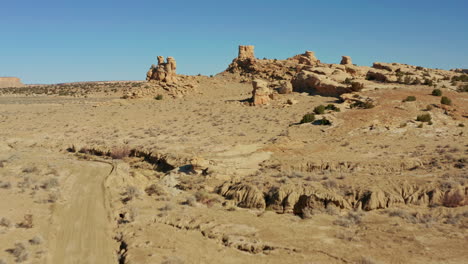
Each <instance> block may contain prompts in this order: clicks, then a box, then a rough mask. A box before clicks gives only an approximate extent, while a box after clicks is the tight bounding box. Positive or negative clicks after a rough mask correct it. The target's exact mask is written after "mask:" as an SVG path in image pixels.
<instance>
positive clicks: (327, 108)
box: [325, 104, 341, 112]
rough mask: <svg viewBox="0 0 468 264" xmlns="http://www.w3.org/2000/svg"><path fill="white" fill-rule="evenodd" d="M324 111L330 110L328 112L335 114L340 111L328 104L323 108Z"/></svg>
mask: <svg viewBox="0 0 468 264" xmlns="http://www.w3.org/2000/svg"><path fill="white" fill-rule="evenodd" d="M325 110H330V111H335V112H340V111H341V110H340V109H339V108H338V107H336V106H335V105H334V104H328V105H327V106H325Z"/></svg>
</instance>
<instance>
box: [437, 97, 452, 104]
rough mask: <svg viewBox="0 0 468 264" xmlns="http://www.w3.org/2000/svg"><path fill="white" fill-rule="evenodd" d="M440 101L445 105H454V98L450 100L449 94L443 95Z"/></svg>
mask: <svg viewBox="0 0 468 264" xmlns="http://www.w3.org/2000/svg"><path fill="white" fill-rule="evenodd" d="M440 103H441V104H444V105H452V100H450V98H448V97H447V96H442V98H441V99H440Z"/></svg>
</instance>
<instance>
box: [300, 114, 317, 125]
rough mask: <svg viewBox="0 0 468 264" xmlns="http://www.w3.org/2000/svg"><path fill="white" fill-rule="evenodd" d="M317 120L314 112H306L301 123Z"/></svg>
mask: <svg viewBox="0 0 468 264" xmlns="http://www.w3.org/2000/svg"><path fill="white" fill-rule="evenodd" d="M314 121H315V115H314V114H305V115H304V116H303V117H302V120H301V122H300V123H301V124H304V123H312V122H314Z"/></svg>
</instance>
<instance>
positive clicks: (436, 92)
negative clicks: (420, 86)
mask: <svg viewBox="0 0 468 264" xmlns="http://www.w3.org/2000/svg"><path fill="white" fill-rule="evenodd" d="M432 95H434V96H442V91H441V90H440V89H434V90H432Z"/></svg>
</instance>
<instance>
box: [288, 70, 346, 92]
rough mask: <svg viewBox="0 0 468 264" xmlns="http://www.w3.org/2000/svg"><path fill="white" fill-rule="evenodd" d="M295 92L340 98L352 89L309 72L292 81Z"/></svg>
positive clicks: (295, 77) (298, 75)
mask: <svg viewBox="0 0 468 264" xmlns="http://www.w3.org/2000/svg"><path fill="white" fill-rule="evenodd" d="M291 83H292V86H293V90H294V91H295V92H309V93H314V92H315V93H318V94H321V95H329V96H338V95H340V94H343V93H348V92H351V89H350V88H349V87H347V86H345V85H344V84H342V83H339V82H337V81H334V80H332V79H331V78H330V77H328V76H326V75H322V74H317V73H314V72H309V71H301V72H300V73H298V74H297V75H296V76H294V78H293V79H292V81H291Z"/></svg>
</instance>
